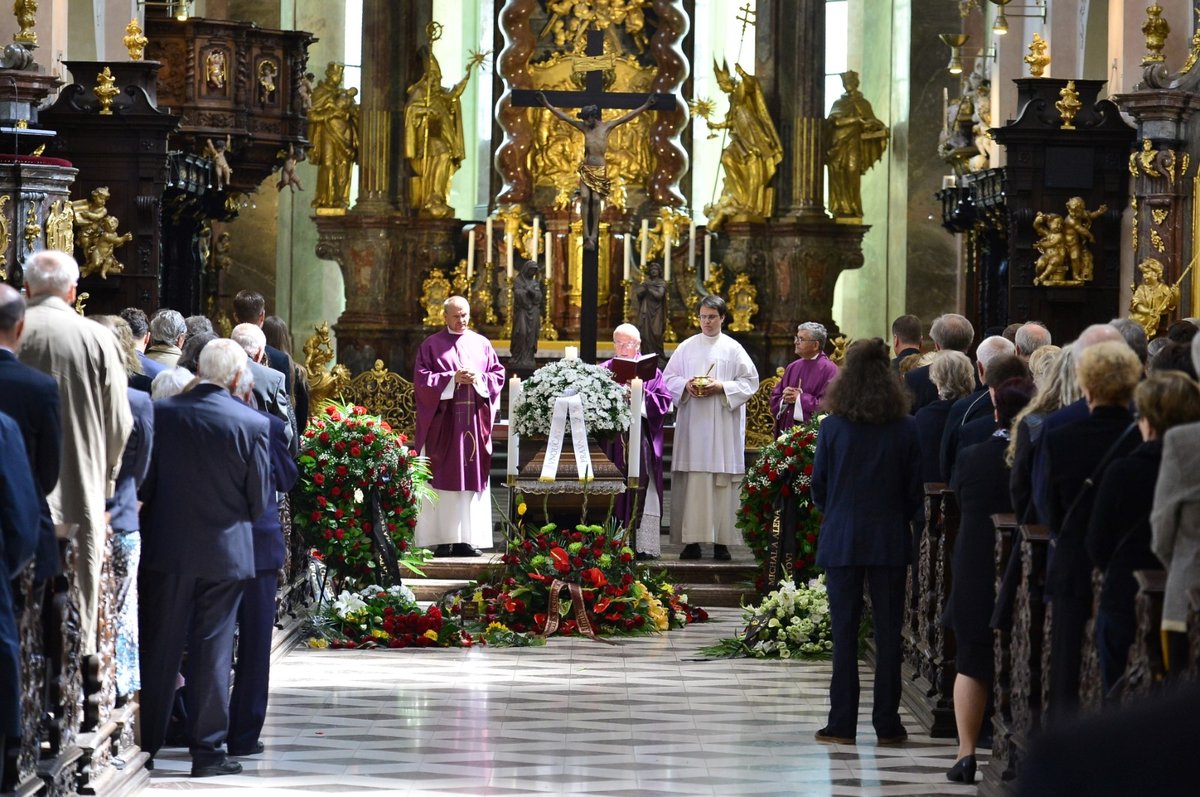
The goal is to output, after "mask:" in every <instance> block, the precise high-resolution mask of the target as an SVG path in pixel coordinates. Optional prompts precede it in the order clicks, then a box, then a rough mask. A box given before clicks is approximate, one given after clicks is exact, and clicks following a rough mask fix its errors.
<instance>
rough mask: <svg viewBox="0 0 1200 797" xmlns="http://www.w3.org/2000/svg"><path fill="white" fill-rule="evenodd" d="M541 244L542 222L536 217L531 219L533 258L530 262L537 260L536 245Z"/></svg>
mask: <svg viewBox="0 0 1200 797" xmlns="http://www.w3.org/2000/svg"><path fill="white" fill-rule="evenodd" d="M541 242H542V220H541V219H540V218H538V217H537V216H534V217H533V256H532V257H530V258H529V259H530V260H537V259H538V245H539V244H540V243H541Z"/></svg>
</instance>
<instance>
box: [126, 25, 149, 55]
mask: <svg viewBox="0 0 1200 797" xmlns="http://www.w3.org/2000/svg"><path fill="white" fill-rule="evenodd" d="M121 43H122V44H124V45H125V49H126V50H128V51H129V60H130V61H140V60H142V58H143V56H144V54H145V50H146V45H147V44H149V43H150V40H149V39H147V38H146V37H145V36H143V35H142V26H141V25H139V24H138V21H137V17H134V18H133V19H131V20H129V24H128V25H126V26H125V38H124V39H121Z"/></svg>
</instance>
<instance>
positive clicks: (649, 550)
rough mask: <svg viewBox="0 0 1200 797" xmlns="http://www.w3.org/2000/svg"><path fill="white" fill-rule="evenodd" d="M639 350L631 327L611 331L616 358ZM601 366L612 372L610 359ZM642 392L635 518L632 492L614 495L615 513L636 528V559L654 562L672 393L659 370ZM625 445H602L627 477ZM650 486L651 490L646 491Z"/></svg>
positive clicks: (658, 545)
mask: <svg viewBox="0 0 1200 797" xmlns="http://www.w3.org/2000/svg"><path fill="white" fill-rule="evenodd" d="M641 348H642V337H641V333H640V332H638V328H637V327H635V326H634V325H633V324H621V325H620V326H618V327H617V328H616V329H614V330H613V349H614V351H615V352H616V356H617V357H622V358H625V359H632V360H636V359H637V358H638V356H639V355H640V354H641ZM600 365H602V366H603V367H605V368H609V369H611V368H612V360H605V361H604V362H602V363H600ZM642 389H643V391H644V394H645V401H644V402H643V403H642V468H641V474H640V479H639V482H638V490H637V517H634V518H630V513H631V512H632V511H633V508H634V507H633V493H631V492H629V491H626V492H624V493H622V494H621V495H619V496H617V502H616V506H615V507H614V512H615V513H616V517H617V518H618V519H619V520H620V521H621V523H623V524H624V525H625V526H627V527H629V526H632V527H634V528H636V529H637V532H636V535H635V541H634V548H635V550H636V551H637V558H638V559H657V558H658V557H659V555H660V554H661V553H662V547H661V546H662V540H661V534H662V528H661V526H662V505H663V425H664V423H665V422H666V418H667V413H669V412H670V411H671V391H670V389H668V388H667V383H666V382H664V381H663V375H662V371H661V370H660V369H658V368H655V369H654V378H653V379H650V380H647V381H646V382H644V383H643V385H642ZM628 442H629V438H628V436H627V435H626V436H622V437H619V438H617V439H616V440H609V441H607V442H605V443H604V444H603V448H604V453H605V454H606V455H607V456H608V458H609V459H611V460H612V461H613V463H614V464H615V465H616V466H617V467H618V468H620V470H621V473H625V474H628V471H627V470H626V467H627V462H628V460H627V459H626V457H625V446H626V445H628ZM651 484H653V486H654V489H653V490H651V489H648V488H649V487H650V485H651Z"/></svg>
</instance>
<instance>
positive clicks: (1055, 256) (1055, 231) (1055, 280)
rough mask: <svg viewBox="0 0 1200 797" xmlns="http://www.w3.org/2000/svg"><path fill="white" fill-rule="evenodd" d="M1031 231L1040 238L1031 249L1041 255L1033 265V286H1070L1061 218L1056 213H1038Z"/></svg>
mask: <svg viewBox="0 0 1200 797" xmlns="http://www.w3.org/2000/svg"><path fill="white" fill-rule="evenodd" d="M1033 230H1034V232H1036V233H1037V234H1038V235H1039V236H1040V237H1039V238H1038V240H1037V242H1036V243H1035V244H1034V245H1033V248H1034V249H1036V250H1038V252H1040V253H1041V254H1040V255H1039V256H1038V259H1037V262H1036V263H1034V265H1033V270H1034V271H1033V284H1034V285H1070V284H1073V283H1071V282H1069V281H1067V279H1066V275H1067V247H1066V239H1065V238H1064V236H1063V217H1062V216H1060V215H1059V214H1057V213H1038V214H1037V216H1036V217H1034V219H1033Z"/></svg>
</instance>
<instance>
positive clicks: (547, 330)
mask: <svg viewBox="0 0 1200 797" xmlns="http://www.w3.org/2000/svg"><path fill="white" fill-rule="evenodd" d="M553 283H554V280H553V279H551V278H550V277H546V281H545V283H544V286H545V290H546V318H545V320H544V321H543V322H542V329H541V331H540V332H539V333H538V337H540V338H542V339H543V340H558V330H557V329H555V328H554V294H553V293H551V291H550V286H551V285H552V284H553Z"/></svg>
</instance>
